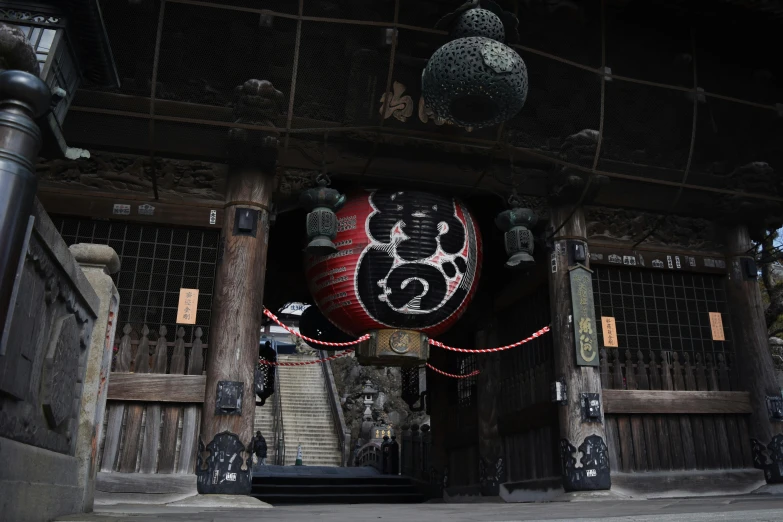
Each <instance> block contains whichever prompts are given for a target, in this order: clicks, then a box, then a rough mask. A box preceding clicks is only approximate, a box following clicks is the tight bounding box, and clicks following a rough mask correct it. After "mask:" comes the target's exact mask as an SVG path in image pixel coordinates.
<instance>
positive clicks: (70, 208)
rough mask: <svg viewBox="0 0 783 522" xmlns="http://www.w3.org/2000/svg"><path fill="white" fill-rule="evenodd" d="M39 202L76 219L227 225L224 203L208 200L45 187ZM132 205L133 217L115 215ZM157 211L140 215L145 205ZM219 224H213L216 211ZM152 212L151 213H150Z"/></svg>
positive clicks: (129, 215)
mask: <svg viewBox="0 0 783 522" xmlns="http://www.w3.org/2000/svg"><path fill="white" fill-rule="evenodd" d="M38 199H39V200H40V201H41V204H42V205H43V206H44V209H46V212H48V213H49V214H63V215H76V216H84V217H90V218H96V219H122V220H124V221H139V222H144V223H159V224H168V225H183V226H193V227H199V228H220V227H221V226H222V224H223V213H224V212H223V202H222V201H221V202H215V201H205V200H184V201H181V202H179V201H162V200H155V199H153V197H152V195H151V194H150V195H149V196H146V197H142V198H141V199H140V198H139V197H138V196H135V195H133V194H119V193H118V194H111V193H104V192H91V191H83V192H82V191H70V190H67V189H59V188H52V187H46V186H42V187H40V188H39V190H38ZM118 204H119V205H129V206H130V214H128V215H120V214H115V213H114V205H118ZM145 204H148V205H151V206H152V207H153V209H152V212H153V214H152V215H143V214H139V211H138V207H139V206H142V205H145ZM213 210H214V211H215V222H214V223H210V217H211V213H212V211H213ZM147 211H148V212H149V209H148V210H147Z"/></svg>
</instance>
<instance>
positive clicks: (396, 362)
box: [356, 330, 430, 366]
mask: <svg viewBox="0 0 783 522" xmlns="http://www.w3.org/2000/svg"><path fill="white" fill-rule="evenodd" d="M429 356H430V346H429V344H428V339H427V336H426V335H424V334H423V333H421V332H417V331H415V330H373V331H371V332H370V338H369V339H368V340H366V341H364V342H363V343H361V344H360V345H359V346H358V348H357V349H356V358H357V359H358V360H359V364H362V365H365V366H412V365H418V364H422V363H424V362H426V361H427V358H428V357H429Z"/></svg>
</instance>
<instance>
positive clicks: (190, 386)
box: [100, 325, 207, 474]
mask: <svg viewBox="0 0 783 522" xmlns="http://www.w3.org/2000/svg"><path fill="white" fill-rule="evenodd" d="M139 333H140V335H138V334H139ZM166 334H167V331H166V327H165V326H161V327H160V328H158V337H157V339H156V340H154V341H153V340H150V338H149V337H150V329H149V328H148V327H147V326H146V325H144V326H142V328H141V331H140V332H135V331H134V330H133V328H132V327H131V326H130V325H126V326H125V327H124V328H123V335H122V337H121V338H120V339H119V342H118V343H117V353H116V358H115V363H114V371H113V372H112V374H111V376H110V377H109V391H108V400H109V402H108V405H107V410H108V415H107V418H108V421H107V427H106V430H105V431H104V433H105V434H106V435H105V438H104V442H103V451H102V453H101V463H100V469H101V471H102V472H114V471H117V472H121V473H134V472H138V473H160V474H171V473H178V474H192V473H195V465H196V452H197V450H198V430H199V424H200V421H201V405H202V403H203V402H204V389H205V385H206V378H205V376H204V375H203V365H204V356H203V354H204V351H205V350H206V348H207V347H206V346H205V345H204V344H203V343H202V342H201V335H202V334H201V329H196V336H195V339H194V340H193V342H192V343H186V342H185V341H184V339H183V338H184V335H185V331H184V329H183V328H179V329H178V331H177V332H176V340H175V341H174V342H168V341H167V340H166Z"/></svg>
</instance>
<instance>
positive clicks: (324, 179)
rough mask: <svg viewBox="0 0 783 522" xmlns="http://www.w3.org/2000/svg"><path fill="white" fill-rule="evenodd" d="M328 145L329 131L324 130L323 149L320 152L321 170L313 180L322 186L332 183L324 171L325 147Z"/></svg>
mask: <svg viewBox="0 0 783 522" xmlns="http://www.w3.org/2000/svg"><path fill="white" fill-rule="evenodd" d="M328 146H329V133H328V132H324V150H323V153H322V154H321V172H320V173H319V174H318V175H317V176H316V177H315V182H316V183H318V184H319V185H320V186H322V187H328V186H329V185H331V184H332V178H330V177H329V173H328V172H327V171H326V148H327V147H328Z"/></svg>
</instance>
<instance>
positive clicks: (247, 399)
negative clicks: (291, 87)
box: [197, 167, 274, 494]
mask: <svg viewBox="0 0 783 522" xmlns="http://www.w3.org/2000/svg"><path fill="white" fill-rule="evenodd" d="M273 180H274V175H273V172H269V171H268V170H267V169H260V168H251V167H234V168H232V170H231V172H230V173H229V179H228V187H227V191H226V207H225V208H226V210H225V218H224V222H223V230H222V234H221V246H220V252H219V254H218V255H219V256H221V257H220V258H219V263H218V268H217V278H216V284H215V294H214V298H213V302H212V321H211V335H210V341H209V349H208V350H207V364H206V370H207V383H206V398H205V401H204V409H203V413H202V423H201V437H200V445H199V449H200V454H201V455H202V458H200V459H199V464H200V465H199V466H198V467H197V468H198V469H197V474H198V490H199V493H223V494H247V493H250V468H251V460H250V458H251V439H252V437H253V416H254V413H255V402H256V401H255V392H254V386H253V379H254V375H255V367H256V364H257V360H258V343H259V339H260V335H261V325H262V320H263V309H264V305H263V296H264V276H265V272H266V258H267V247H268V244H269V241H268V235H269V203H270V199H271V194H272V191H273ZM202 445H203V446H205V449H206V454H205V452H204V449H203V448H202ZM207 454H208V456H206V455H207ZM242 468H244V469H242Z"/></svg>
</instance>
